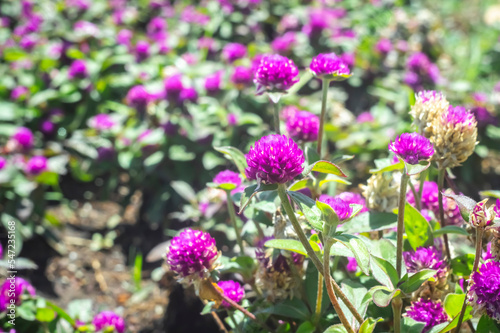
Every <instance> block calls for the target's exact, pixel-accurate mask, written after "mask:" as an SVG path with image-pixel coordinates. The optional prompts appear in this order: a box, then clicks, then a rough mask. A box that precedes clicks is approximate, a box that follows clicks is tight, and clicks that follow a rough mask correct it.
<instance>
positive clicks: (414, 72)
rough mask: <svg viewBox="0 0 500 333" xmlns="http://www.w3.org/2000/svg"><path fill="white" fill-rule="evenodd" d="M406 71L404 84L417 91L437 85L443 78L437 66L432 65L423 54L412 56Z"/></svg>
mask: <svg viewBox="0 0 500 333" xmlns="http://www.w3.org/2000/svg"><path fill="white" fill-rule="evenodd" d="M406 69H407V72H406V74H405V77H404V82H405V83H406V84H407V85H409V86H410V87H411V88H412V89H413V90H415V91H420V90H423V89H424V86H427V85H433V84H435V83H437V82H438V80H439V79H440V76H441V74H440V73H439V68H438V67H437V66H436V64H434V63H432V62H431V61H430V59H429V58H428V57H427V55H425V54H424V53H422V52H416V53H413V54H412V55H410V57H409V58H408V60H407V62H406Z"/></svg>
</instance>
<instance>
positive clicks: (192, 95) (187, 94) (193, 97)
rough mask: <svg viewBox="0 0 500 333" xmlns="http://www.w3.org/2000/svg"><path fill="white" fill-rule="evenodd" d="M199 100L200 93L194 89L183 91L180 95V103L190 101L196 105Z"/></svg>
mask: <svg viewBox="0 0 500 333" xmlns="http://www.w3.org/2000/svg"><path fill="white" fill-rule="evenodd" d="M197 100H198V93H197V92H196V89H194V88H192V87H189V88H184V89H182V91H181V93H180V94H179V102H181V103H184V102H188V101H189V102H191V103H196V101H197Z"/></svg>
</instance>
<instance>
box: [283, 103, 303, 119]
mask: <svg viewBox="0 0 500 333" xmlns="http://www.w3.org/2000/svg"><path fill="white" fill-rule="evenodd" d="M298 112H300V110H299V109H298V108H297V107H296V106H294V105H287V106H285V107H283V109H282V110H281V113H280V119H283V120H284V121H288V119H290V118H292V117H294V116H295V115H296V114H297V113H298Z"/></svg>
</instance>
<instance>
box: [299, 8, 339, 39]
mask: <svg viewBox="0 0 500 333" xmlns="http://www.w3.org/2000/svg"><path fill="white" fill-rule="evenodd" d="M331 22H332V21H331V20H330V17H328V13H327V12H326V11H325V10H324V9H314V10H311V11H310V12H309V22H307V24H306V25H304V27H303V28H302V32H303V33H305V34H306V35H308V36H309V38H311V37H314V36H317V35H319V34H321V32H323V30H325V29H326V28H328V27H330V24H331Z"/></svg>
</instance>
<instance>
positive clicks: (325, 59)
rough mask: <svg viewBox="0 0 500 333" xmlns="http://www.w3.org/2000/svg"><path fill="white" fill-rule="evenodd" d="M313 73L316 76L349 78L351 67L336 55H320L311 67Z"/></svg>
mask: <svg viewBox="0 0 500 333" xmlns="http://www.w3.org/2000/svg"><path fill="white" fill-rule="evenodd" d="M309 69H310V70H311V72H312V73H313V74H314V75H316V76H319V77H321V76H329V75H331V76H333V77H336V76H344V77H345V76H349V75H350V73H351V72H350V70H349V67H348V66H347V65H346V64H345V63H344V61H342V58H340V57H338V56H337V55H336V54H335V53H320V54H318V55H317V56H316V57H314V58H313V60H312V62H311V65H310V66H309Z"/></svg>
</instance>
